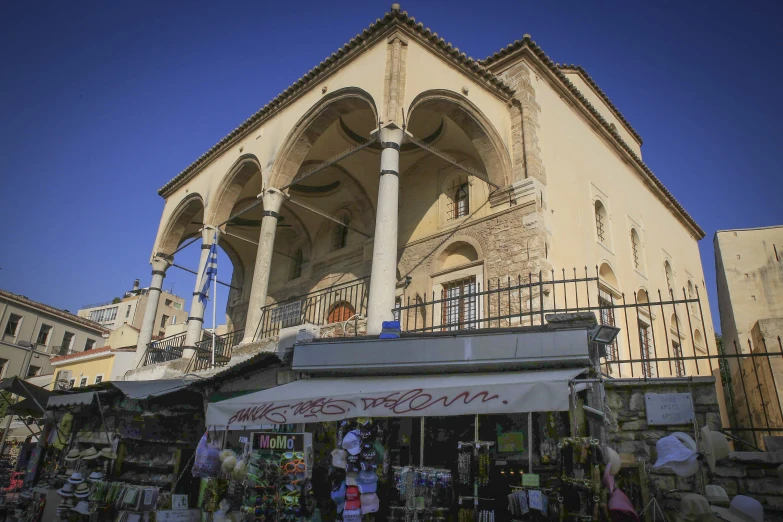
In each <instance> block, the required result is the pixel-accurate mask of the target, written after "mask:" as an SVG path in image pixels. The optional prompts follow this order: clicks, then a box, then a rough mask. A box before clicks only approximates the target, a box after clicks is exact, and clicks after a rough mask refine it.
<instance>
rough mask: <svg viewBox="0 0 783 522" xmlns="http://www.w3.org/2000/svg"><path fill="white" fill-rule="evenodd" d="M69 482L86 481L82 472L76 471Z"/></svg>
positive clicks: (79, 482) (78, 482)
mask: <svg viewBox="0 0 783 522" xmlns="http://www.w3.org/2000/svg"><path fill="white" fill-rule="evenodd" d="M68 482H70V483H71V484H81V483H82V482H84V477H82V474H81V473H74V474H73V475H71V477H70V478H69V479H68Z"/></svg>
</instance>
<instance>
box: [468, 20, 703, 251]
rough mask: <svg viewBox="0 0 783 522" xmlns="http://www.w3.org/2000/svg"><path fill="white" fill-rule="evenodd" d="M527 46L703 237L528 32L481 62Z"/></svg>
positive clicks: (675, 201)
mask: <svg viewBox="0 0 783 522" xmlns="http://www.w3.org/2000/svg"><path fill="white" fill-rule="evenodd" d="M525 46H527V47H529V48H530V50H531V51H532V52H533V54H535V55H536V57H537V58H538V59H539V60H541V62H542V63H543V64H544V65H545V66H546V67H547V68H548V69H549V70H550V71H551V72H552V73H553V74H554V75H555V76H556V77H557V78H558V79H559V80H560V81H561V82H562V83H563V85H565V87H566V88H567V89H568V90H570V91H571V93H572V94H573V95H574V96H575V97H576V98H577V99H578V100H579V101H580V102H582V104H583V105H584V106H585V107H586V108H587V110H588V112H590V114H592V115H593V117H594V118H596V119H597V120H598V122H599V123H600V124H601V125H602V126H603V127H604V129H605V130H606V131H607V132H609V133H610V134H611V135H612V137H614V139H615V140H616V141H617V143H618V144H619V145H620V146H621V147H622V148H623V150H625V151H626V152H627V153H628V154H629V155H630V156H631V158H633V160H634V161H635V162H636V164H637V165H638V166H639V167H640V168H641V169H642V170H643V171H644V172H645V174H647V175H648V176H649V177H650V180H651V181H652V182H653V185H655V186H656V187H658V189H659V190H661V192H663V194H664V196H666V199H668V200H669V202H670V203H671V204H672V205H674V208H675V209H676V210H677V211H678V212H679V213H680V215H682V217H683V218H684V219H685V221H686V222H687V223H688V224H690V225H691V226H692V227H693V228H694V230H696V232H697V233H698V234H700V235H701V237H700V238H699V239H703V238H704V237H705V235H706V234H705V233H704V230H703V229H702V228H701V227H700V226H699V224H698V223H696V220H695V219H693V217H692V216H691V215H690V214H689V213H688V211H687V210H685V208H684V207H683V206H682V205H681V204H680V203H679V202H678V201H677V199H676V198H675V197H674V195H673V194H672V193H671V192H669V189H667V188H666V187H665V186H664V184H663V183H662V182H661V180H660V179H658V176H656V175H655V173H654V172H653V171H652V170H651V169H650V167H648V166H647V164H645V163H644V161H642V158H640V157H639V155H638V154H636V152H635V151H634V150H633V149H632V148H631V147H630V146H629V145H628V143H626V142H625V140H624V139H623V138H622V137H621V136H620V134H619V133H618V132H617V129H613V128H612V127H611V125H610V123H609V122H608V121H607V120H606V118H604V117H603V116H601V113H600V112H598V110H597V109H596V108H595V107H594V106H593V104H592V103H590V101H589V100H588V99H587V98H586V97H585V95H584V94H582V92H581V91H580V90H579V89H578V88H577V87H576V86H575V85H574V84H573V83H572V82H571V80H569V79H568V78H567V77H566V75H565V74H564V73H563V71H561V70H560V67H559V65H558V64H556V63H555V62H553V61H552V59H551V58H549V56H547V54H546V53H545V52H544V51H543V49H541V47H539V46H538V44H537V43H536V42H534V41H533V39H532V38H531V37H530V35H529V34H525V35H524V36H523V37H522V39H521V40H516V41H514V42H513V43H510V44H509V45H507V46H506V47H504V48H503V49H501V50H500V51H498V52H496V53H495V54H493V55H492V56H489V57H487V58H485V59H484V60H482V63H483V64H484V65H487V64H491V63H494V62H496V61H498V60H500V59H501V58H504V57H506V56H508V55H509V54H511V53H513V52H515V51H517V50H519V49H522V48H523V47H525Z"/></svg>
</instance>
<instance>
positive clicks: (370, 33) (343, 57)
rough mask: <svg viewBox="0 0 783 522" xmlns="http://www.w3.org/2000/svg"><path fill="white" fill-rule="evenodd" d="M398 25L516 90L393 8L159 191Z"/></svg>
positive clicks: (480, 75) (484, 79)
mask: <svg viewBox="0 0 783 522" xmlns="http://www.w3.org/2000/svg"><path fill="white" fill-rule="evenodd" d="M394 26H398V27H403V28H405V29H407V30H408V32H410V33H412V34H413V35H415V36H416V37H418V40H419V41H420V42H422V43H424V44H425V45H427V46H428V47H429V48H430V49H433V50H434V51H436V52H438V53H440V54H441V55H442V56H444V57H446V58H447V59H449V60H450V61H451V62H452V63H454V64H456V65H458V66H459V67H461V68H463V69H464V70H465V72H467V73H468V74H469V75H470V76H473V78H474V79H475V80H477V81H478V82H479V83H482V84H483V85H485V86H486V87H488V88H489V89H492V90H496V91H498V92H500V93H502V94H504V95H506V96H511V95H512V94H513V92H514V91H513V89H511V88H510V87H508V86H507V85H506V84H505V83H503V81H502V80H501V79H500V78H498V77H497V76H495V75H494V74H492V73H491V72H489V71H488V70H486V69H485V68H484V67H483V66H482V64H481V63H480V62H479V61H478V60H474V59H473V58H471V57H469V56H467V55H465V53H463V52H460V50H459V49H458V48H457V47H454V46H453V45H451V43H449V42H447V41H445V40H444V39H443V38H441V37H439V36H438V33H435V32H433V31H431V30H430V29H429V28H427V27H424V24H422V23H420V22H417V21H416V19H415V18H413V17H412V16H409V15H408V13H407V12H405V11H400V10H392V11H391V12H388V13H386V14H385V15H384V17H383V18H379V19H377V20H375V22H374V23H372V24H370V26H369V27H368V28H367V29H365V30H364V31H362V32H361V33H359V34H357V35H356V36H355V37H353V38H352V39H351V40H350V41H348V43H346V44H345V45H343V46H342V47H341V48H339V49H338V50H337V51H336V52H334V53H332V54H331V55H330V56H329V57H327V58H326V59H325V60H324V61H322V62H321V63H319V64H318V65H316V66H315V67H313V68H312V69H310V71H308V72H307V74H305V75H304V76H302V77H301V78H299V79H298V80H297V81H296V82H294V83H293V85H291V86H290V87H288V88H287V89H286V90H284V91H283V92H282V93H281V94H279V95H278V96H276V97H275V98H274V99H273V100H272V101H270V102H269V103H267V104H266V105H265V106H264V107H262V108H261V109H259V110H258V111H257V112H256V113H255V114H253V115H252V116H250V118H248V119H247V120H245V121H244V123H242V124H241V125H240V126H239V127H237V128H236V129H234V130H233V131H231V132H230V133H229V134H228V135H227V136H226V137H225V138H223V139H222V140H220V141H219V142H218V143H217V144H216V145H214V146H213V147H212V148H210V149H209V150H208V151H207V152H205V153H204V154H203V155H201V157H200V158H198V159H197V160H196V161H194V162H193V163H191V164H190V165H189V166H188V167H187V168H186V169H185V170H183V171H182V172H180V173H179V174H177V176H175V177H174V179H172V180H171V181H169V182H168V183H166V184H165V185H164V186H163V187H161V189H160V190H158V194H160V195H161V196H162V197H164V198H165V197H167V196H168V195H170V194H171V193H172V192H173V191H174V190H175V189H177V188H178V187H180V186H181V185H182V184H183V183H184V182H185V181H187V180H188V179H189V178H190V176H192V175H193V174H194V173H195V172H196V171H197V170H198V169H199V168H201V167H202V166H204V165H205V164H207V163H208V162H209V161H210V160H211V159H213V158H214V157H215V156H216V155H217V154H218V153H220V152H221V151H223V150H224V149H225V148H226V147H227V146H228V145H229V144H230V143H231V142H232V141H233V140H234V139H236V138H237V137H240V136H243V135H245V134H246V133H247V132H249V131H251V130H252V129H254V128H256V127H257V126H258V125H260V124H261V123H262V122H263V121H265V120H266V119H268V118H269V117H271V116H272V115H274V114H275V113H276V112H277V111H278V110H279V109H281V108H283V107H284V106H285V105H286V103H287V101H289V100H290V99H291V98H292V97H294V96H296V95H298V94H300V93H302V92H304V91H306V90H307V89H309V88H311V87H312V86H313V84H314V83H316V82H318V81H320V80H322V79H323V78H324V77H325V76H327V75H328V74H330V73H331V72H332V71H334V70H335V69H336V68H337V67H339V66H341V65H342V64H343V63H345V62H346V61H347V60H348V59H349V58H351V57H353V56H355V55H357V54H359V53H361V52H363V51H364V50H365V49H367V48H368V47H369V45H367V44H368V43H370V42H374V41H375V40H376V39H377V38H378V37H379V36H380V35H381V34H382V33H383V32H384V31H386V30H387V29H389V28H391V27H394Z"/></svg>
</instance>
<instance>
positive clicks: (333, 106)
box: [269, 87, 378, 188]
mask: <svg viewBox="0 0 783 522" xmlns="http://www.w3.org/2000/svg"><path fill="white" fill-rule="evenodd" d="M367 108H369V109H370V110H371V111H372V113H373V118H374V120H373V121H376V122H377V121H378V111H377V109H376V105H375V100H374V99H373V97H372V96H371V95H370V94H369V93H368V92H367V91H365V90H363V89H359V88H357V87H346V88H344V89H339V90H336V91H334V92H333V93H330V94H327V95H325V96H324V97H323V98H322V99H321V101H319V102H318V103H317V104H316V105H314V106H313V107H312V108H311V109H310V110H309V111H307V113H306V114H305V115H304V116H302V117H301V118H300V119H299V121H298V122H297V123H296V125H294V127H293V129H292V130H291V132H290V133H289V134H288V136H287V137H286V139H285V141H284V142H283V145H282V147H280V150H279V152H278V154H277V159H276V160H275V162H274V164H273V166H272V169H271V171H270V173H269V180H270V181H269V185H270V186H271V187H275V188H282V187H284V186H286V185H288V184H289V183H291V182H292V181H293V180H294V178H295V177H296V175H297V174H298V173H299V169H300V168H301V166H302V163H303V162H304V159H305V158H306V157H307V153H308V152H309V151H310V149H311V148H312V146H313V144H315V142H316V141H317V140H318V138H320V137H321V135H322V134H323V133H324V132H325V131H326V129H328V128H329V127H330V126H331V125H332V124H333V123H334V122H336V121H338V120H339V119H340V118H341V117H342V116H343V115H345V114H348V113H351V112H354V111H357V110H362V109H367Z"/></svg>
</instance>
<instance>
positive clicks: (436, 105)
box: [408, 89, 511, 187]
mask: <svg viewBox="0 0 783 522" xmlns="http://www.w3.org/2000/svg"><path fill="white" fill-rule="evenodd" d="M417 109H427V110H430V111H432V112H435V113H437V114H440V115H441V116H446V117H448V118H449V119H451V120H452V121H453V122H454V123H456V124H457V126H459V128H460V129H462V131H463V132H464V133H465V134H466V135H467V137H468V139H470V141H471V142H472V143H473V146H474V147H475V148H476V151H477V152H478V154H479V156H480V158H481V161H482V163H484V170H485V172H486V173H487V177H488V178H489V180H490V181H491V182H492V183H494V184H496V185H498V186H500V187H505V186H506V185H508V184H509V183H510V182H511V157H510V155H509V152H508V149H507V148H506V145H505V143H504V142H503V139H502V138H501V137H500V133H499V132H498V131H497V130H496V129H495V126H494V125H493V124H492V122H491V121H490V120H489V118H487V117H486V115H485V114H484V113H483V112H481V110H480V109H479V108H478V107H477V106H476V105H474V104H473V103H472V102H471V101H470V100H468V99H467V98H466V97H464V96H462V95H460V94H457V93H456V92H453V91H448V90H445V89H434V90H430V91H425V92H423V93H421V94H419V95H418V96H417V97H416V98H414V100H413V101H412V102H411V104H410V107H409V108H408V120H409V121H410V120H411V119H413V118H415V116H416V110H417Z"/></svg>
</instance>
